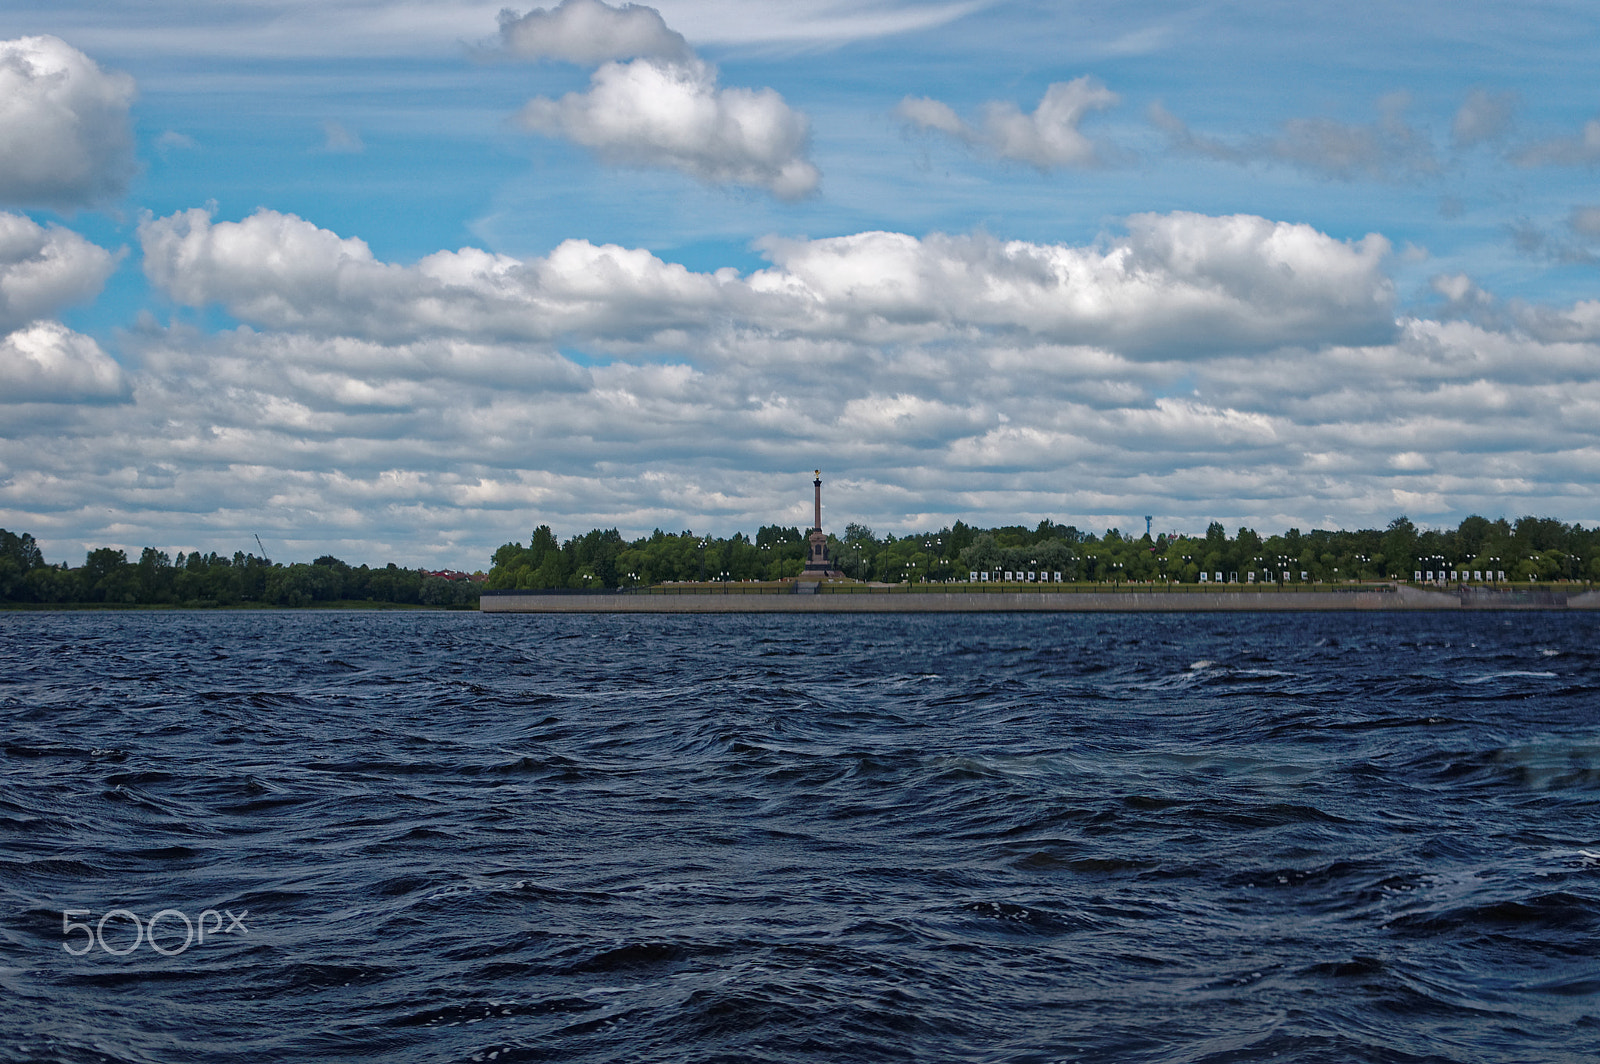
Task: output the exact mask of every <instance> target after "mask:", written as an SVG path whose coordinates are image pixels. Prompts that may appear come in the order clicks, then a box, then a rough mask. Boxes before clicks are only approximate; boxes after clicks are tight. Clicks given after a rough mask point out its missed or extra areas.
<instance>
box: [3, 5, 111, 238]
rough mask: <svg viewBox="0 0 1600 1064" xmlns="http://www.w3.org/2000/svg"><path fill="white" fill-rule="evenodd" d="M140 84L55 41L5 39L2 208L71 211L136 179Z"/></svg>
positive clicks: (46, 39) (52, 39) (99, 198)
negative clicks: (132, 124)
mask: <svg viewBox="0 0 1600 1064" xmlns="http://www.w3.org/2000/svg"><path fill="white" fill-rule="evenodd" d="M133 97H134V83H133V79H132V78H131V77H129V76H128V75H126V74H120V73H116V72H108V71H103V70H101V69H100V67H99V66H97V65H96V64H95V62H94V60H92V59H90V58H89V57H88V56H86V55H84V54H83V53H82V52H80V51H78V50H77V49H75V48H73V47H72V46H71V45H69V44H67V43H66V42H65V41H62V40H60V39H58V38H55V37H21V38H18V39H16V40H9V41H0V203H9V204H15V205H18V206H36V207H56V208H72V207H81V206H85V205H89V204H94V203H101V202H104V201H107V200H111V199H115V198H116V197H117V196H120V195H121V194H122V192H123V190H124V189H125V188H126V186H127V182H128V179H129V178H130V177H131V176H132V175H133V172H134V162H133V137H132V134H131V132H130V129H129V122H128V109H129V106H130V105H131V104H132V102H133Z"/></svg>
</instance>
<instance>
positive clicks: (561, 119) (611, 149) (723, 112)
mask: <svg viewBox="0 0 1600 1064" xmlns="http://www.w3.org/2000/svg"><path fill="white" fill-rule="evenodd" d="M517 121H518V123H519V124H520V125H521V126H522V128H524V129H526V130H528V131H530V132H533V133H541V134H544V135H545V136H551V137H561V138H564V139H567V140H570V141H572V142H573V143H575V144H579V145H582V146H583V147H585V148H589V149H591V150H592V151H594V152H595V153H596V154H597V155H598V156H599V157H600V158H602V159H604V160H605V161H607V162H611V163H621V164H625V165H632V166H661V167H668V168H670V169H674V170H680V171H682V172H684V173H686V174H689V175H690V176H692V177H695V178H697V179H699V180H701V181H704V182H706V183H708V184H713V185H723V184H729V185H746V186H749V187H753V188H762V189H766V190H767V191H769V192H771V193H772V194H773V195H775V196H777V197H778V198H779V199H786V200H794V199H801V198H803V197H805V196H808V195H810V194H811V193H813V192H815V191H816V190H817V185H818V183H819V182H820V180H821V175H820V174H819V173H818V171H817V168H816V167H815V166H814V165H813V164H812V163H811V162H810V160H808V159H807V158H806V153H807V151H808V149H809V138H810V130H809V123H808V122H807V120H806V117H805V116H804V115H803V114H801V113H799V112H798V111H794V110H792V109H790V107H789V105H788V104H786V103H784V100H783V97H782V96H780V95H778V93H776V92H774V91H773V90H771V89H742V88H729V89H722V88H718V87H717V74H716V70H715V69H714V68H713V67H711V66H710V65H708V64H706V63H703V62H700V61H698V60H693V61H690V62H686V63H661V62H657V61H654V60H649V59H636V60H634V61H633V62H631V63H607V64H606V65H604V66H602V67H601V68H600V69H599V70H597V71H595V73H594V76H593V78H592V79H591V80H590V86H589V91H588V92H585V93H576V92H574V93H568V94H567V95H566V96H563V97H562V98H561V99H559V100H552V99H549V98H547V97H543V96H540V97H536V98H534V99H532V100H530V101H528V103H527V104H526V105H525V106H524V107H523V109H522V110H521V112H519V114H518V115H517Z"/></svg>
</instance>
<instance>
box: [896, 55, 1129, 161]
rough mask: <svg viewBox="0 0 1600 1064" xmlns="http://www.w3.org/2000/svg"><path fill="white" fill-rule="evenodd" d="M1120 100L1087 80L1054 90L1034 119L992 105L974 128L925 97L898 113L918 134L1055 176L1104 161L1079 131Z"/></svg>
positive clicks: (907, 102) (912, 99)
mask: <svg viewBox="0 0 1600 1064" xmlns="http://www.w3.org/2000/svg"><path fill="white" fill-rule="evenodd" d="M1119 99H1120V98H1119V97H1118V96H1117V94H1116V93H1114V92H1112V91H1111V90H1110V89H1108V88H1106V87H1105V85H1104V84H1102V83H1101V82H1100V81H1099V80H1098V79H1096V78H1093V77H1089V76H1087V75H1085V76H1084V77H1080V78H1075V79H1073V80H1072V81H1058V82H1056V83H1054V84H1052V85H1051V86H1050V87H1049V88H1047V89H1046V90H1045V93H1044V96H1043V98H1042V99H1040V101H1039V105H1038V106H1037V107H1036V108H1034V110H1033V112H1032V113H1031V114H1026V113H1024V112H1023V111H1022V109H1021V108H1019V107H1018V106H1017V105H1016V104H1014V103H1010V102H1006V101H991V102H990V103H988V104H985V105H984V109H983V118H982V120H981V121H980V122H979V123H977V124H976V125H972V124H968V123H967V122H964V121H962V119H961V118H960V116H959V115H957V114H956V112H955V111H954V110H953V109H952V108H951V107H950V106H949V105H948V104H945V103H942V102H940V101H939V100H933V99H929V98H928V97H925V96H922V97H919V96H908V97H906V98H905V99H904V100H902V101H900V105H899V107H897V108H896V110H895V113H896V114H897V115H898V116H899V117H900V118H901V119H902V120H904V121H906V122H908V123H910V124H911V125H913V126H915V127H917V128H919V129H933V130H937V131H939V132H941V133H946V134H949V135H950V136H952V137H956V138H957V139H959V140H963V141H965V142H967V143H968V144H971V145H974V146H976V147H981V148H985V149H987V150H989V151H991V152H993V153H994V154H995V155H998V156H999V157H1000V158H1002V159H1014V160H1016V161H1018V162H1023V163H1027V164H1028V165H1030V166H1037V167H1038V168H1040V169H1041V170H1050V169H1054V168H1056V167H1087V166H1094V165H1097V164H1098V163H1100V162H1102V161H1104V160H1103V154H1104V153H1103V151H1102V150H1101V149H1100V148H1098V147H1097V146H1096V144H1095V142H1094V141H1093V140H1091V139H1090V138H1089V137H1087V136H1085V135H1084V133H1083V132H1082V131H1081V130H1080V129H1079V128H1078V127H1079V125H1080V123H1082V121H1083V119H1084V117H1085V116H1086V115H1087V114H1089V112H1091V111H1102V110H1105V109H1106V108H1108V107H1112V106H1114V105H1115V104H1116V103H1117V101H1118V100H1119Z"/></svg>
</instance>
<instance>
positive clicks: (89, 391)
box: [0, 321, 127, 403]
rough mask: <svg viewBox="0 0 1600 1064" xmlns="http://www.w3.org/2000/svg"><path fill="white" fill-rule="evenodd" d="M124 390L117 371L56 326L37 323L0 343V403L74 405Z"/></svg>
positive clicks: (93, 347) (86, 342)
mask: <svg viewBox="0 0 1600 1064" xmlns="http://www.w3.org/2000/svg"><path fill="white" fill-rule="evenodd" d="M126 390H127V386H126V382H125V381H124V379H123V374H122V367H120V366H118V365H117V364H116V362H115V361H113V360H112V359H111V357H110V356H108V355H107V354H106V353H105V352H104V351H102V350H100V345H99V344H97V343H95V342H94V340H93V339H91V338H90V337H87V336H84V335H82V334H81V333H75V332H73V331H72V330H71V329H68V328H67V327H66V326H65V325H62V324H61V323H60V322H55V321H38V322H34V323H33V324H32V325H29V326H27V327H25V328H22V329H18V330H16V331H14V332H12V333H9V334H7V335H6V336H3V337H0V403H79V402H85V401H93V400H104V399H116V398H120V397H121V396H123V395H124V394H125V392H126Z"/></svg>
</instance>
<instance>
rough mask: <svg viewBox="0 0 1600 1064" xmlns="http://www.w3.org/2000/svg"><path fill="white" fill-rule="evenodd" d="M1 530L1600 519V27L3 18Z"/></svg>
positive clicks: (462, 15)
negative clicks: (1477, 516)
mask: <svg viewBox="0 0 1600 1064" xmlns="http://www.w3.org/2000/svg"><path fill="white" fill-rule="evenodd" d="M0 41H4V42H5V43H4V44H3V45H0V526H3V527H6V528H10V529H12V530H14V531H31V532H33V533H34V534H35V535H36V536H37V537H38V538H39V539H40V541H41V543H42V544H43V545H44V548H45V551H46V555H47V557H50V558H51V559H52V560H56V559H62V558H66V559H72V560H75V559H76V558H77V557H78V556H80V554H81V552H82V551H83V550H84V549H86V548H88V547H93V546H100V545H113V546H124V547H127V548H130V549H137V548H138V547H141V546H144V545H153V546H158V547H161V548H163V549H167V550H190V549H195V548H202V549H207V550H211V549H215V550H219V551H222V552H224V553H232V551H233V550H236V549H245V548H248V547H250V546H252V545H253V538H252V537H253V536H254V535H256V534H260V535H261V537H262V539H263V540H264V541H266V542H267V543H268V546H269V551H270V552H271V553H272V554H273V556H274V557H275V558H279V559H281V560H294V559H309V558H311V557H314V556H315V555H317V554H321V553H324V552H332V553H335V554H338V555H340V556H343V557H347V558H350V559H351V560H368V561H385V560H389V559H394V560H397V561H400V562H403V563H412V564H439V565H446V564H448V565H454V566H460V567H467V568H473V567H477V566H480V565H483V564H485V563H486V560H487V556H488V553H489V552H490V551H491V550H492V549H493V548H494V547H495V546H496V545H498V544H499V543H502V542H505V541H507V540H511V539H525V538H526V536H527V534H528V530H529V529H530V528H531V527H532V526H533V525H535V524H539V523H549V524H551V525H552V526H553V527H555V528H556V530H557V531H558V532H559V533H561V534H563V535H570V534H574V533H577V532H582V531H585V530H587V529H588V528H591V527H594V526H597V525H602V526H611V525H616V526H618V527H620V528H621V529H622V530H623V531H624V532H625V533H628V534H636V533H640V532H646V531H648V530H649V529H650V528H652V527H656V526H660V527H664V528H670V529H682V528H694V529H696V530H701V531H710V532H716V533H719V534H726V533H728V532H731V531H734V530H736V529H743V530H746V531H753V530H754V529H755V528H756V527H757V526H759V525H761V524H766V523H771V522H775V521H776V522H782V523H791V524H804V523H806V522H807V520H808V511H807V507H808V491H807V489H808V481H809V471H810V470H811V469H812V468H814V467H816V466H819V465H820V466H822V467H823V469H824V470H825V475H826V477H827V481H828V492H827V498H828V514H827V519H826V523H828V524H830V526H831V525H840V526H842V525H843V524H844V523H845V522H847V521H851V520H855V521H861V522H863V523H866V524H868V525H871V526H872V527H873V528H875V529H877V530H879V531H880V532H882V531H893V532H904V531H913V530H919V529H923V528H928V527H937V526H938V525H941V524H945V523H947V522H949V521H952V520H954V519H956V518H962V519H965V520H967V521H969V522H976V523H985V524H986V523H996V522H1001V521H1013V520H1021V521H1027V522H1030V523H1031V522H1033V521H1037V520H1038V519H1039V518H1042V517H1051V518H1054V519H1056V520H1060V521H1066V522H1070V523H1075V524H1077V525H1079V526H1080V527H1087V528H1093V529H1096V530H1099V529H1103V528H1106V527H1112V526H1115V527H1121V528H1124V529H1135V528H1139V527H1140V524H1141V522H1142V515H1144V514H1153V515H1156V525H1157V527H1158V528H1166V529H1173V530H1180V531H1201V530H1203V529H1204V527H1205V526H1206V524H1207V523H1208V522H1209V521H1211V520H1221V521H1223V522H1224V523H1226V524H1227V525H1229V527H1230V528H1232V527H1236V526H1238V525H1249V526H1251V527H1255V528H1258V529H1261V530H1263V531H1275V530H1279V529H1282V528H1287V527H1290V526H1296V527H1300V528H1302V529H1304V528H1309V527H1325V526H1342V527H1356V526H1372V525H1379V526H1381V525H1383V524H1385V523H1387V522H1388V521H1389V520H1390V519H1392V518H1393V517H1395V516H1398V515H1401V514H1406V515H1408V516H1410V517H1411V518H1412V519H1413V520H1414V521H1417V522H1418V523H1420V524H1424V525H1436V524H1453V523H1454V522H1456V521H1458V520H1459V519H1460V518H1461V517H1462V516H1465V515H1466V514H1468V513H1484V514H1487V515H1489V516H1500V515H1507V516H1513V517H1514V516H1517V515H1520V514H1523V513H1539V514H1543V515H1549V516H1555V517H1559V518H1562V519H1564V520H1568V521H1582V522H1585V523H1593V522H1595V521H1596V520H1600V500H1597V497H1596V491H1595V487H1594V485H1595V483H1596V474H1597V473H1600V445H1597V440H1596V436H1595V430H1594V426H1595V425H1597V424H1600V417H1597V416H1596V415H1600V357H1597V356H1600V293H1597V288H1600V285H1597V280H1600V188H1597V187H1596V181H1595V179H1596V167H1597V165H1600V89H1597V88H1596V82H1595V79H1594V78H1593V77H1592V75H1590V74H1589V72H1590V71H1592V70H1594V69H1596V66H1597V61H1600V55H1597V52H1600V34H1597V33H1596V32H1595V18H1594V15H1593V13H1592V7H1591V6H1590V5H1585V4H1580V3H1559V2H1546V3H1533V4H1525V5H1519V6H1516V7H1511V6H1505V5H1445V4H1431V3H1419V4H1410V5H1393V4H1386V3H1356V4H1346V5H1341V6H1339V7H1337V8H1332V7H1322V8H1317V7H1315V6H1313V5H1302V4H1291V3H1246V2H1241V3H1214V4H1180V3H1130V4H1121V5H1115V6H1107V5H1091V4H1087V3H1084V4H1077V3H1020V2H1019V3H1003V2H996V3H982V2H970V3H963V2H955V3H893V2H890V3H879V4H861V3H854V4H841V3H832V2H812V3H807V2H803V0H789V2H785V3H775V2H774V3H767V2H764V0H748V2H744V3H740V4H724V3H705V2H682V3H662V4H660V5H659V6H656V7H648V8H647V7H638V6H634V7H622V6H609V7H608V6H606V5H604V4H602V3H600V2H599V0H582V2H576V3H575V2H572V0H569V2H568V3H566V4H563V5H561V6H560V7H554V6H551V7H548V8H531V7H515V8H512V9H511V10H509V11H508V12H507V13H506V14H504V15H502V13H501V5H500V4H480V3H470V2H442V3H440V2H436V3H395V2H384V0H359V2H358V0H318V2H316V3H312V2H308V0H305V2H303V0H258V2H254V3H229V4H221V3H196V2H183V0H143V2H138V3H133V2H128V3H115V2H99V3H79V2H73V0H56V2H51V3H36V2H30V0H20V2H14V3H12V4H10V5H8V6H7V9H6V11H5V12H3V13H0Z"/></svg>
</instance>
